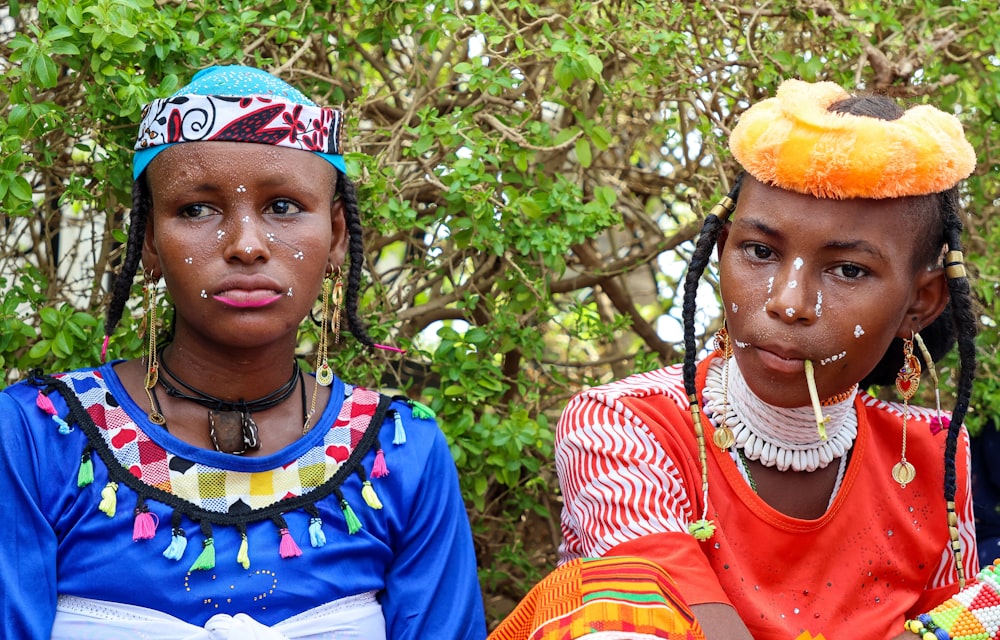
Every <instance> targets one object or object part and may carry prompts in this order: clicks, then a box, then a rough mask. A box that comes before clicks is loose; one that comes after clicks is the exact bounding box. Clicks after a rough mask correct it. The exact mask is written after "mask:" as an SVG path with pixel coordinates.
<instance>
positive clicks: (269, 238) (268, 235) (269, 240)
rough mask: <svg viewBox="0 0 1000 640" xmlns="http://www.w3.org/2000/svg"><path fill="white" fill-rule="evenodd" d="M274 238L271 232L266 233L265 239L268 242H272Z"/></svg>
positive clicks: (275, 238)
mask: <svg viewBox="0 0 1000 640" xmlns="http://www.w3.org/2000/svg"><path fill="white" fill-rule="evenodd" d="M275 240H277V237H276V236H275V235H274V234H273V233H269V234H267V241H268V242H274V241H275Z"/></svg>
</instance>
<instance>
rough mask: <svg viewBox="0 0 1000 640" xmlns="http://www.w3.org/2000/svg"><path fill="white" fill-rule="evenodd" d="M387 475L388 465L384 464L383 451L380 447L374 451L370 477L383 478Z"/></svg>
mask: <svg viewBox="0 0 1000 640" xmlns="http://www.w3.org/2000/svg"><path fill="white" fill-rule="evenodd" d="M387 475H389V467H387V466H385V453H383V452H382V448H381V447H379V450H378V451H376V452H375V464H373V465H372V477H373V478H384V477H386V476H387Z"/></svg>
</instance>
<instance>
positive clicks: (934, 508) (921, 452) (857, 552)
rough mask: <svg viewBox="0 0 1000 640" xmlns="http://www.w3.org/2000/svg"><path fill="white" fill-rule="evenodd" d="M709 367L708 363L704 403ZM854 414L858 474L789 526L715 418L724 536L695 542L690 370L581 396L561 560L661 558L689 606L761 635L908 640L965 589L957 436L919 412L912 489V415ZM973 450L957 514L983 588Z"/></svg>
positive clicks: (697, 510)
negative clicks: (814, 513) (947, 458)
mask: <svg viewBox="0 0 1000 640" xmlns="http://www.w3.org/2000/svg"><path fill="white" fill-rule="evenodd" d="M706 371H707V363H706V362H703V363H702V364H701V366H700V368H699V374H698V389H699V393H700V390H701V389H702V388H703V387H704V382H705V373H706ZM855 407H856V409H857V412H858V436H857V440H856V441H855V444H854V447H853V450H852V453H851V458H850V461H849V463H848V465H847V470H846V472H845V474H844V477H843V481H842V484H841V486H840V489H839V491H838V492H837V495H836V497H835V499H834V500H833V502H832V504H831V505H830V507H829V508H828V510H827V512H826V513H825V514H824V515H823V516H822V517H821V518H819V519H816V520H800V519H796V518H791V517H788V516H786V515H784V514H782V513H779V512H778V511H775V510H774V509H772V508H771V507H770V506H768V505H767V504H766V503H765V502H764V501H762V500H761V499H760V498H759V497H758V496H757V495H756V494H755V493H754V492H753V490H752V489H751V488H750V486H748V484H747V482H746V481H745V480H744V479H743V477H742V476H741V475H740V472H739V469H738V468H737V466H736V463H735V462H734V461H733V459H732V458H731V457H730V454H729V453H728V452H721V451H720V450H719V449H718V448H717V447H715V446H713V445H712V444H711V442H712V439H711V429H712V426H711V424H710V423H709V424H706V429H708V431H709V432H708V433H707V434H706V440H707V442H708V450H709V454H708V456H709V458H708V477H709V510H708V517H709V518H711V519H712V520H714V522H715V524H716V526H717V529H716V532H715V535H714V536H713V537H712V538H711V539H709V540H708V541H706V542H699V541H697V540H695V539H694V538H693V537H692V536H691V535H690V534H688V533H687V529H686V527H687V524H688V523H690V522H691V521H693V520H695V519H697V518H700V517H701V510H702V493H701V471H700V465H699V463H698V446H697V442H696V440H695V437H694V430H693V426H692V422H691V417H690V413H689V411H688V406H687V400H686V396H685V393H684V389H683V384H682V381H681V373H680V368H679V367H670V368H667V369H661V370H658V371H654V372H650V373H645V374H639V375H636V376H631V377H629V378H626V379H625V380H622V381H619V382H616V383H612V384H610V385H604V386H602V387H596V388H594V389H591V390H589V391H587V392H584V393H582V394H580V395H578V396H577V397H576V398H574V399H573V401H572V402H571V403H570V405H569V406H568V407H567V409H566V411H565V412H564V414H563V417H562V419H561V420H560V423H559V428H558V433H557V441H556V456H557V465H558V470H559V476H560V484H561V485H562V489H563V495H564V501H565V502H564V508H563V514H562V525H563V533H564V542H563V545H562V548H561V553H562V557H563V560H567V559H570V558H573V557H578V556H594V555H608V556H610V555H633V556H639V557H643V558H647V559H650V560H654V561H656V562H657V563H659V564H660V565H661V566H663V567H664V568H665V569H666V570H667V572H668V573H669V574H670V575H671V577H672V578H674V580H676V581H677V585H678V590H679V591H680V593H681V594H682V595H683V597H684V598H685V599H686V601H687V602H688V603H689V604H700V603H709V602H722V603H728V604H731V605H732V606H734V607H735V608H736V609H737V610H738V611H739V613H740V616H741V617H742V619H743V621H744V622H745V623H746V625H747V626H748V627H749V629H750V632H751V633H752V634H753V636H754V638H756V639H757V640H788V639H789V638H795V637H797V636H799V635H801V634H803V633H809V634H812V635H818V634H823V635H824V636H825V637H827V638H848V637H864V638H873V639H875V638H893V637H895V636H897V635H899V634H900V633H901V632H902V631H903V622H904V620H905V619H906V618H908V617H913V616H914V615H915V614H917V613H923V612H926V611H928V610H929V609H931V608H932V607H933V606H935V605H937V604H939V603H941V602H942V601H944V600H945V599H947V598H948V597H949V596H951V595H952V594H954V593H955V592H956V591H957V590H958V586H957V575H956V571H955V568H954V560H953V557H952V554H951V550H950V541H949V536H948V527H947V512H946V508H945V502H944V497H943V477H944V476H943V473H944V471H943V469H944V444H945V433H944V432H941V433H938V434H933V433H932V432H931V430H930V428H929V421H930V418H931V417H932V416H933V415H934V414H933V412H931V411H928V410H924V409H917V408H913V409H912V411H911V417H910V420H909V426H908V432H907V441H908V444H907V459H908V460H909V461H910V462H912V463H913V464H914V466H915V467H916V472H917V475H916V478H915V479H914V481H913V482H911V483H910V484H908V485H907V486H906V488H900V486H899V485H898V484H897V483H896V482H895V481H894V480H893V479H892V475H891V469H892V466H893V465H894V464H895V463H896V462H898V461H899V456H900V446H901V438H902V433H901V431H902V415H901V409H902V407H901V406H900V405H896V404H893V403H885V402H882V401H880V400H877V399H875V398H873V397H871V396H869V395H867V394H864V393H861V394H858V396H857V397H856V399H855ZM706 422H707V421H706ZM968 444H969V443H968V434H967V433H966V432H965V430H964V429H963V430H962V436H961V438H960V441H959V447H958V465H957V472H958V473H957V477H958V479H959V483H958V484H959V486H958V492H957V495H956V504H957V505H958V516H959V530H960V532H961V536H962V543H963V554H964V556H963V558H964V563H965V574H966V576H967V577H968V578H969V580H970V581H971V580H972V579H973V577H974V576H975V574H976V572H977V571H978V561H977V558H976V546H975V532H974V524H973V517H972V500H971V497H970V495H971V490H970V485H969V446H968ZM835 464H836V463H835Z"/></svg>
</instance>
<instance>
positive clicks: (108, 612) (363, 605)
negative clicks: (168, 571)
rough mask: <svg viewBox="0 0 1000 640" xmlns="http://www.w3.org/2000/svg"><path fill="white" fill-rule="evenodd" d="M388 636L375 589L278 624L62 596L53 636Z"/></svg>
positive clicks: (149, 639) (223, 639) (292, 639)
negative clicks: (187, 618) (196, 621)
mask: <svg viewBox="0 0 1000 640" xmlns="http://www.w3.org/2000/svg"><path fill="white" fill-rule="evenodd" d="M98 638H99V639H100V640H119V639H121V640H124V639H126V638H135V639H141V640H348V639H351V640H354V639H356V640H385V618H384V616H383V615H382V606H381V605H380V604H379V603H378V600H376V599H375V592H374V591H370V592H368V593H362V594H360V595H356V596H349V597H347V598H341V599H340V600H334V601H333V602H328V603H327V604H322V605H320V606H318V607H315V608H313V609H309V610H308V611H304V612H302V613H300V614H298V615H295V616H292V617H291V618H288V619H287V620H283V621H281V622H279V623H278V624H276V625H274V626H273V627H268V626H266V625H263V624H261V623H259V622H257V621H256V620H254V619H253V618H251V617H250V616H248V615H246V614H244V613H238V614H236V615H235V616H230V615H227V614H224V613H220V614H217V615H214V616H212V617H211V618H210V619H209V620H208V622H207V623H206V624H205V626H204V627H199V626H197V625H193V624H189V623H187V622H184V621H183V620H181V619H179V618H175V617H174V616H171V615H168V614H166V613H163V612H161V611H157V610H155V609H147V608H145V607H136V606H133V605H128V604H119V603H116V602H106V601H104V600H92V599H90V598H79V597H76V596H65V595H63V596H59V601H58V604H57V606H56V618H55V624H54V625H53V627H52V640H91V639H95V640H96V639H98Z"/></svg>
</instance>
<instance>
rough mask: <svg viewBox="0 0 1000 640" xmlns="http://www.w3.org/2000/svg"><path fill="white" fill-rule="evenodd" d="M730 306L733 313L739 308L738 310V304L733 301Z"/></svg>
mask: <svg viewBox="0 0 1000 640" xmlns="http://www.w3.org/2000/svg"><path fill="white" fill-rule="evenodd" d="M731 308H732V310H733V313H736V312H737V311H739V310H740V305H738V304H736V303H735V302H734V303H733V306H732V307H731Z"/></svg>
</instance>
